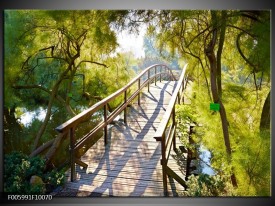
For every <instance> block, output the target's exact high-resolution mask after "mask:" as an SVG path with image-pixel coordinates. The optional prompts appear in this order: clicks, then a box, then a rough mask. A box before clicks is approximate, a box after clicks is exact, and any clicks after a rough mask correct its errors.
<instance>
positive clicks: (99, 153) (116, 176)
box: [57, 81, 187, 197]
mask: <svg viewBox="0 0 275 206" xmlns="http://www.w3.org/2000/svg"><path fill="white" fill-rule="evenodd" d="M176 83H177V82H175V81H171V82H167V81H162V82H157V85H155V84H154V83H153V84H151V86H150V92H147V88H144V90H143V93H142V95H141V96H142V98H141V105H140V106H138V104H137V102H134V103H133V104H132V105H131V107H128V108H127V124H124V122H123V114H121V118H122V119H120V120H118V121H114V122H113V123H112V124H110V125H108V136H107V138H108V144H107V145H106V146H104V137H102V138H101V139H100V140H99V141H98V142H97V143H96V144H94V145H93V146H92V147H91V148H90V149H88V150H87V152H86V153H85V154H84V155H83V156H82V158H81V161H83V162H84V163H85V164H87V165H88V167H87V168H81V167H80V166H78V165H77V166H76V181H74V182H70V170H69V171H68V172H67V173H66V179H67V180H66V184H65V187H64V189H63V190H61V191H60V192H59V193H58V194H57V196H64V195H62V194H67V193H66V191H76V192H75V193H73V194H74V196H119V197H128V196H133V197H141V196H145V197H146V196H148V197H149V196H164V193H163V183H162V181H163V179H162V166H161V164H160V159H161V143H160V142H157V141H156V140H155V139H154V134H155V132H156V130H157V128H158V126H159V123H160V121H161V119H162V117H163V115H164V113H165V111H166V108H167V106H168V104H169V101H170V98H171V95H172V93H173V90H174V89H175V87H176ZM180 145H181V143H180V141H179V139H177V147H178V146H180ZM186 156H187V155H186V154H184V157H185V158H186ZM176 159H177V158H176V153H175V152H174V151H173V152H171V155H170V158H169V163H168V165H169V167H170V168H171V169H172V170H173V171H174V172H175V173H176V174H177V175H178V176H180V177H182V178H184V177H185V174H186V164H184V165H179V164H178V163H177V160H176ZM182 162H183V163H184V162H186V161H181V163H182ZM168 183H169V184H168V194H169V196H182V195H183V194H182V192H183V191H184V190H185V188H184V187H183V186H181V185H180V184H179V183H177V182H176V181H175V180H173V179H171V178H169V179H168ZM62 192H63V193H62ZM95 194H96V195H95ZM67 196H69V195H67Z"/></svg>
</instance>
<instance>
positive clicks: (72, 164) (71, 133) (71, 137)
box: [70, 127, 76, 182]
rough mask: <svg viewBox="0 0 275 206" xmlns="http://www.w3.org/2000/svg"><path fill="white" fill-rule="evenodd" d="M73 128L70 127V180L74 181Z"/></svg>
mask: <svg viewBox="0 0 275 206" xmlns="http://www.w3.org/2000/svg"><path fill="white" fill-rule="evenodd" d="M74 135H75V134H74V128H73V127H71V128H70V162H71V182H73V181H75V179H76V178H75V176H76V174H75V150H74V147H75V136H74Z"/></svg>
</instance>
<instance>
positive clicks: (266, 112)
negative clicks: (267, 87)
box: [260, 91, 270, 132]
mask: <svg viewBox="0 0 275 206" xmlns="http://www.w3.org/2000/svg"><path fill="white" fill-rule="evenodd" d="M260 131H261V132H265V131H270V91H269V93H268V95H267V97H266V99H265V102H264V106H263V110H262V115H261V122H260Z"/></svg>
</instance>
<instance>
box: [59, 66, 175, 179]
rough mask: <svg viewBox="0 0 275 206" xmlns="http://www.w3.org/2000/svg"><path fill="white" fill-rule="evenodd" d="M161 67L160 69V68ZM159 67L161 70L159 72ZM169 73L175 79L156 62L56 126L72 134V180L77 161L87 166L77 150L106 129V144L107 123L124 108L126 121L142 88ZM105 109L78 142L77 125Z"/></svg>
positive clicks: (169, 73) (172, 76)
mask: <svg viewBox="0 0 275 206" xmlns="http://www.w3.org/2000/svg"><path fill="white" fill-rule="evenodd" d="M158 68H159V69H158ZM157 69H158V70H159V71H158V72H157ZM152 70H153V72H154V74H153V75H151V73H152V72H151V71H152ZM146 74H147V75H146ZM163 74H168V75H169V76H170V78H171V79H174V80H176V79H175V77H174V75H173V73H172V71H171V69H170V68H169V67H167V66H166V65H163V64H154V65H152V66H150V67H147V68H146V69H145V70H143V71H142V72H141V73H140V74H139V75H138V76H137V77H135V78H134V79H132V80H131V81H130V82H129V83H128V84H126V85H125V86H124V87H122V88H121V89H119V90H117V91H116V92H114V93H113V94H111V95H109V96H108V97H106V98H104V99H103V100H101V101H99V102H97V103H96V104H94V105H93V106H92V107H90V108H89V109H87V110H84V111H82V112H81V113H79V114H78V115H76V116H74V117H73V118H71V119H69V120H68V121H66V122H65V123H63V124H61V125H59V126H58V127H56V128H55V130H56V131H57V132H59V133H67V132H68V133H69V136H70V153H71V154H70V162H71V181H74V179H75V163H77V164H81V166H84V167H86V166H87V165H85V163H83V162H81V161H80V160H78V159H76V158H75V151H76V150H78V149H80V148H81V147H83V146H84V145H85V143H87V142H88V141H89V140H90V139H91V138H93V137H94V134H96V133H97V132H98V131H100V130H102V129H104V142H105V145H106V144H107V143H108V142H107V125H108V124H109V123H111V122H112V121H113V120H114V119H115V118H116V117H117V116H118V115H119V114H120V113H121V112H122V111H123V110H124V122H125V123H126V109H127V106H128V105H129V104H130V103H131V102H132V101H133V100H134V99H135V98H136V97H137V96H138V104H139V105H140V92H141V90H142V89H143V88H144V87H145V86H146V85H148V91H149V85H150V83H151V82H152V80H155V84H156V81H157V78H158V76H159V80H160V81H161V78H162V75H163ZM144 77H145V80H144V82H143V83H142V84H141V80H142V78H144ZM135 83H138V89H137V90H136V91H135V92H134V93H133V94H132V95H131V96H129V97H127V90H128V89H130V87H131V86H133V85H134V84H135ZM122 94H124V102H123V103H122V104H121V105H119V106H118V107H117V108H116V109H115V110H114V111H112V112H111V113H110V114H107V104H108V103H109V102H110V101H112V100H113V99H115V98H116V97H118V96H119V95H122ZM102 108H103V109H104V119H103V121H101V122H100V123H99V124H98V125H97V126H96V127H95V128H94V129H92V130H91V131H90V132H89V133H88V134H86V135H84V136H83V137H82V138H81V139H80V140H79V141H78V142H76V140H75V129H76V128H77V126H78V125H79V124H80V123H81V122H83V121H85V120H86V119H87V118H88V117H89V116H91V115H93V114H94V113H96V112H97V111H98V110H100V109H102Z"/></svg>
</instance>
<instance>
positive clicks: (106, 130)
mask: <svg viewBox="0 0 275 206" xmlns="http://www.w3.org/2000/svg"><path fill="white" fill-rule="evenodd" d="M104 122H107V104H105V105H104ZM104 144H105V146H106V145H107V144H108V125H106V126H105V127H104Z"/></svg>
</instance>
